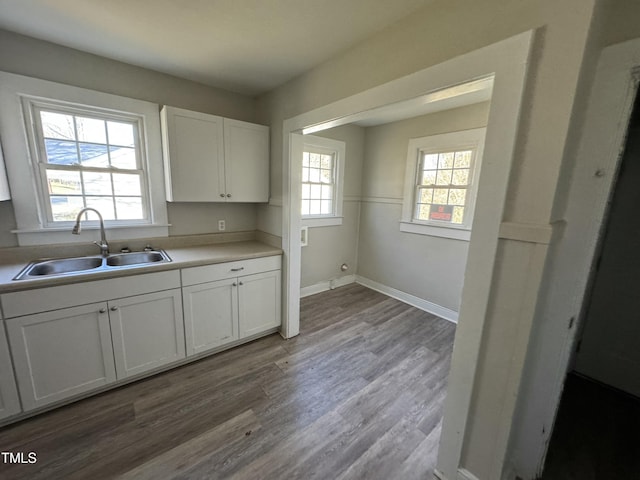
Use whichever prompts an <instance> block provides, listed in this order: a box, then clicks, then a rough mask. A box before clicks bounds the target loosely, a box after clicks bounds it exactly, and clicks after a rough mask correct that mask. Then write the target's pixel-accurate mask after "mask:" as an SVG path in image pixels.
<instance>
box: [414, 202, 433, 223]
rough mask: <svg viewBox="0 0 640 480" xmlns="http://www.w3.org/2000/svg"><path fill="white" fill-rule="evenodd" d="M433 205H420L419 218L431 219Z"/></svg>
mask: <svg viewBox="0 0 640 480" xmlns="http://www.w3.org/2000/svg"><path fill="white" fill-rule="evenodd" d="M430 210H431V205H418V212H417V218H418V220H429V211H430Z"/></svg>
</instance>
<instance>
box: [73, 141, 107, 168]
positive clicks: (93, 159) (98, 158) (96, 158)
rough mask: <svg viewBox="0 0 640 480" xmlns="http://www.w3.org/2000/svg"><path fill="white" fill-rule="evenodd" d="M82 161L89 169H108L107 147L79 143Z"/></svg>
mask: <svg viewBox="0 0 640 480" xmlns="http://www.w3.org/2000/svg"><path fill="white" fill-rule="evenodd" d="M78 148H79V149H80V160H81V161H82V164H83V165H85V166H87V167H108V166H109V155H108V154H107V146H106V145H97V144H95V143H79V144H78Z"/></svg>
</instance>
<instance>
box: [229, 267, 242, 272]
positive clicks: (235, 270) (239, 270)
mask: <svg viewBox="0 0 640 480" xmlns="http://www.w3.org/2000/svg"><path fill="white" fill-rule="evenodd" d="M242 270H244V267H239V268H232V269H231V271H232V272H241V271H242Z"/></svg>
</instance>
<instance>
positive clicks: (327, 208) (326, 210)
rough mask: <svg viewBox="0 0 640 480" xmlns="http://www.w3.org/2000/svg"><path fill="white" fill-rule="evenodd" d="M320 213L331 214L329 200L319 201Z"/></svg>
mask: <svg viewBox="0 0 640 480" xmlns="http://www.w3.org/2000/svg"><path fill="white" fill-rule="evenodd" d="M320 209H321V213H322V215H329V214H331V213H332V212H331V200H322V202H321V206H320Z"/></svg>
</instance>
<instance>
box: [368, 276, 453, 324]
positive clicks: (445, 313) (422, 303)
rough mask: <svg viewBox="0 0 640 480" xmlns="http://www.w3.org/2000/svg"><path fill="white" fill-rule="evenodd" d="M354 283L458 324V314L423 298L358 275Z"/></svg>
mask: <svg viewBox="0 0 640 480" xmlns="http://www.w3.org/2000/svg"><path fill="white" fill-rule="evenodd" d="M356 283H359V284H360V285H363V286H365V287H368V288H370V289H372V290H375V291H376V292H380V293H384V294H385V295H388V296H389V297H391V298H395V299H396V300H400V301H401V302H404V303H406V304H408V305H411V306H412V307H416V308H418V309H420V310H422V311H424V312H427V313H431V314H432V315H435V316H437V317H440V318H444V319H445V320H448V321H450V322H453V323H458V312H455V311H453V310H451V309H449V308H446V307H443V306H442V305H438V304H435V303H433V302H430V301H428V300H425V299H423V298H420V297H416V296H415V295H411V294H410V293H406V292H403V291H401V290H397V289H395V288H392V287H388V286H386V285H383V284H382V283H378V282H376V281H374V280H370V279H368V278H365V277H361V276H360V275H356Z"/></svg>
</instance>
